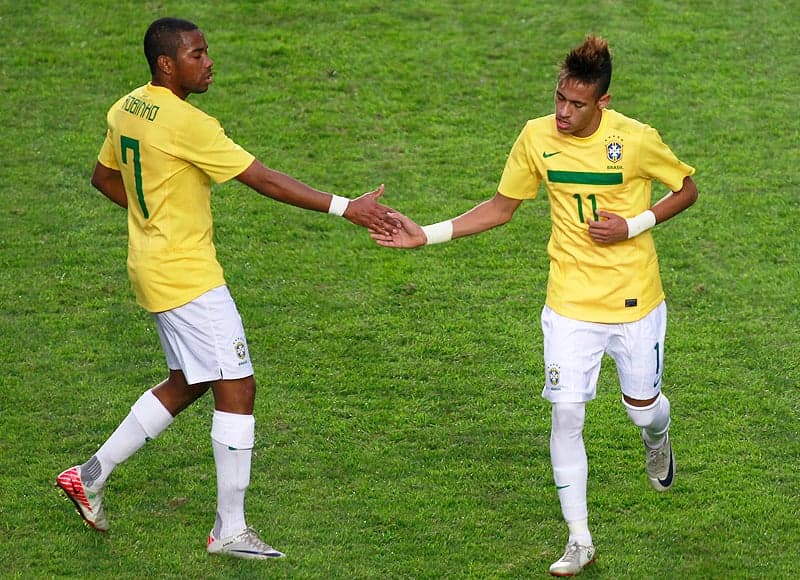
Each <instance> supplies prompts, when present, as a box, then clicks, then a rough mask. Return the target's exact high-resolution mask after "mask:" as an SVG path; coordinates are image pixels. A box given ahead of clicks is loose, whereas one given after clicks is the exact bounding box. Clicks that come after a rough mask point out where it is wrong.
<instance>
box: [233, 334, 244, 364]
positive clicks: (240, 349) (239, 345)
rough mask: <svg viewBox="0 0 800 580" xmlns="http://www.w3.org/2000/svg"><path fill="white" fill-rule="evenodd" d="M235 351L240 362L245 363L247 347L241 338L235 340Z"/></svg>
mask: <svg viewBox="0 0 800 580" xmlns="http://www.w3.org/2000/svg"><path fill="white" fill-rule="evenodd" d="M233 350H234V351H236V356H237V357H239V360H240V361H242V362H245V361H246V360H247V345H246V344H245V343H244V340H242V339H241V338H237V339H236V340H234V341H233Z"/></svg>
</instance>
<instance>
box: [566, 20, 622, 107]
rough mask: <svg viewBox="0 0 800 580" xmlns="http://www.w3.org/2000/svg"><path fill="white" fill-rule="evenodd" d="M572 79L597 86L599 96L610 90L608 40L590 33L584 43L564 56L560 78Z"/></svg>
mask: <svg viewBox="0 0 800 580" xmlns="http://www.w3.org/2000/svg"><path fill="white" fill-rule="evenodd" d="M566 79H571V80H575V81H577V82H579V83H582V84H586V85H596V86H597V97H598V98H599V97H602V96H603V95H604V94H606V93H607V92H608V87H609V86H610V85H611V53H610V52H609V50H608V42H607V41H606V40H605V39H604V38H601V37H599V36H595V35H594V34H590V35H588V36H587V37H586V39H585V40H584V41H583V44H581V45H580V46H577V47H575V48H573V49H572V50H571V51H570V52H569V54H567V56H566V57H565V58H564V62H563V63H562V64H561V70H560V71H559V75H558V80H559V81H562V80H566Z"/></svg>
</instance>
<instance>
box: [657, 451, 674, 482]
mask: <svg viewBox="0 0 800 580" xmlns="http://www.w3.org/2000/svg"><path fill="white" fill-rule="evenodd" d="M674 463H675V461H674V456H673V455H672V453H671V452H670V454H669V470H668V471H667V476H666V477H665V478H664V479H660V478H659V480H658V483H660V484H661V485H663V486H664V487H669V486H670V485H672V477H673V476H674V475H675V470H674V467H675V466H674Z"/></svg>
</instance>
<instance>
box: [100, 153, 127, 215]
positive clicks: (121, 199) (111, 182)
mask: <svg viewBox="0 0 800 580" xmlns="http://www.w3.org/2000/svg"><path fill="white" fill-rule="evenodd" d="M91 183H92V186H93V187H95V188H96V189H97V190H98V191H99V192H100V193H102V194H103V195H104V196H106V197H107V198H108V199H110V200H111V201H113V202H114V203H115V204H117V205H118V206H120V207H123V208H127V207H128V196H127V195H126V194H125V184H124V183H123V181H122V174H121V173H120V172H119V171H116V170H114V169H109V168H108V167H105V166H104V165H101V164H100V163H98V164H97V165H96V166H95V170H94V173H93V174H92V181H91Z"/></svg>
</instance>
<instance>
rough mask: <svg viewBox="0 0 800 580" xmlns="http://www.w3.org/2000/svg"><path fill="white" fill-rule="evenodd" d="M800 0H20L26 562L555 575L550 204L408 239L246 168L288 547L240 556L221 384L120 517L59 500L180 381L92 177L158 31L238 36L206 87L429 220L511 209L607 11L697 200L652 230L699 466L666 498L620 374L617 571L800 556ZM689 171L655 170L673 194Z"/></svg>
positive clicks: (616, 84) (279, 151)
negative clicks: (68, 478) (536, 140)
mask: <svg viewBox="0 0 800 580" xmlns="http://www.w3.org/2000/svg"><path fill="white" fill-rule="evenodd" d="M795 4H796V3H794V2H783V1H778V0H764V1H762V2H759V3H751V2H744V1H738V0H734V1H721V0H720V1H716V0H704V1H700V2H693V1H689V0H683V1H682V0H673V1H666V0H665V1H656V0H646V1H641V2H623V1H620V0H603V1H592V2H578V1H576V2H560V1H552V0H545V1H540V2H531V3H524V2H516V1H514V2H512V1H497V0H484V1H482V2H476V1H472V0H467V1H458V2H456V1H449V2H429V1H412V0H409V1H402V2H393V3H391V2H377V1H367V0H350V1H346V2H345V1H342V2H304V1H301V2H298V1H296V0H294V1H291V2H289V1H271V2H252V1H239V2H219V3H202V2H201V3H198V2H178V1H171V0H164V1H161V2H116V3H106V2H100V1H99V0H86V1H83V2H66V1H50V2H44V1H38V0H32V1H28V2H23V3H20V2H16V1H14V0H0V38H2V50H0V127H2V131H3V133H2V138H0V202H1V203H0V304H2V310H0V363H1V364H2V367H1V368H2V377H3V379H2V383H3V384H2V388H0V432H1V433H2V436H1V437H0V576H3V577H12V578H14V577H17V578H32V577H33V578H42V577H44V578H46V577H82V578H108V577H120V578H141V577H154V578H155V577H157V578H169V577H174V578H253V577H265V578H267V577H269V578H281V577H287V578H288V577H292V578H443V577H451V578H532V577H544V576H545V575H546V570H547V566H548V565H549V564H550V562H552V561H553V560H554V559H555V558H556V557H558V555H560V552H561V550H562V549H563V544H564V542H565V539H566V536H565V530H564V526H563V523H562V521H561V515H560V510H559V508H558V502H557V497H556V493H555V490H554V489H553V486H552V477H551V473H550V464H549V459H548V447H547V445H548V443H547V442H548V438H549V432H548V431H549V408H548V407H549V406H548V404H547V403H546V402H545V401H543V400H542V399H541V398H540V396H539V393H540V391H541V385H542V382H543V378H544V377H543V369H542V363H541V348H542V347H541V331H540V328H539V322H538V316H539V312H540V309H541V306H542V302H543V299H544V289H545V281H546V270H547V258H546V254H545V244H546V242H547V237H548V230H549V215H548V212H549V209H548V205H547V201H546V199H544V197H543V198H542V199H539V200H536V201H534V202H528V203H526V204H524V205H523V207H522V208H521V209H520V211H518V212H517V215H516V216H515V219H514V220H513V221H512V222H511V223H510V224H508V225H507V226H505V227H504V228H502V229H500V230H497V231H492V232H489V233H486V234H484V235H482V236H478V237H475V238H471V239H465V240H459V241H456V242H453V243H451V244H445V245H443V246H437V247H432V248H425V249H422V250H417V251H412V252H395V251H390V250H386V249H381V248H378V247H377V246H375V245H374V244H373V243H372V242H371V241H370V239H369V238H368V236H367V235H366V233H365V232H363V231H359V230H357V229H356V228H354V227H353V226H352V225H350V224H348V223H347V222H345V221H344V220H337V219H336V218H333V217H330V216H326V215H320V214H312V213H310V212H303V211H301V210H297V209H294V208H289V207H286V206H282V205H279V204H277V203H274V202H271V201H268V200H265V199H263V198H261V197H260V196H258V195H256V194H254V193H252V192H250V191H248V190H246V189H245V188H244V187H242V186H241V185H238V184H235V183H232V184H226V185H223V186H220V187H217V188H216V189H215V195H214V211H215V215H216V219H217V221H216V224H217V228H216V239H217V248H218V252H219V256H220V259H221V261H222V263H223V265H224V267H225V270H226V275H227V279H228V282H229V285H230V287H231V289H232V292H233V294H234V296H235V298H236V300H237V302H238V305H239V308H240V310H241V312H242V315H243V317H244V320H245V324H246V327H247V330H248V337H249V342H250V347H251V350H252V353H253V358H254V362H255V364H256V369H257V370H256V377H257V380H258V382H259V389H260V391H259V395H258V401H257V405H256V415H257V420H258V424H257V439H258V447H257V451H256V454H255V457H254V462H253V474H252V483H251V487H250V491H249V494H248V500H247V502H248V503H247V506H248V519H249V523H251V524H252V525H253V526H254V527H256V528H257V529H258V530H259V531H261V532H262V533H263V535H264V537H265V538H266V539H267V540H268V541H270V542H271V543H273V544H274V545H275V546H277V547H278V548H279V549H281V550H284V551H285V552H286V553H287V554H288V557H287V558H286V559H285V560H282V561H276V562H260V563H258V562H257V563H254V562H242V561H231V560H227V559H223V558H209V557H208V556H207V555H206V553H205V551H204V549H203V548H204V538H205V535H206V533H207V532H208V530H209V528H210V527H211V525H212V524H213V511H214V507H213V506H214V501H215V480H214V472H213V459H212V454H211V446H210V441H209V427H210V414H211V401H210V400H204V401H201V402H200V403H199V404H198V405H197V406H195V407H193V408H191V409H189V410H187V411H186V412H185V413H184V414H183V415H181V416H180V418H179V420H177V421H176V422H175V424H174V425H173V426H172V427H171V428H170V429H169V430H168V431H167V432H166V433H165V434H164V435H163V436H162V437H160V438H159V439H158V440H156V441H154V442H152V443H151V444H149V445H148V446H147V447H146V448H145V449H144V450H142V451H141V452H140V453H138V454H137V455H135V456H134V457H133V458H132V459H130V460H129V461H128V462H127V463H125V464H123V465H122V466H120V467H119V468H118V470H117V471H116V472H115V473H114V474H113V476H112V478H111V479H110V480H109V483H108V487H107V501H106V503H107V512H108V515H109V519H110V522H111V526H112V529H111V531H110V532H109V533H108V534H106V535H100V534H97V533H94V532H92V531H89V530H87V529H85V528H83V527H82V526H81V525H80V523H79V520H78V518H77V516H76V515H75V514H74V512H73V511H72V508H71V506H70V505H69V504H68V503H66V502H64V501H63V500H61V499H60V498H59V497H58V495H57V494H56V493H55V491H54V490H53V488H52V482H53V479H54V477H55V475H56V474H57V473H58V471H60V470H61V469H63V468H65V467H68V466H69V465H72V464H74V463H78V462H82V461H84V460H86V459H87V458H88V457H89V456H90V455H91V454H92V453H93V452H94V451H95V450H96V448H97V447H98V446H99V445H100V444H101V443H102V442H103V441H104V440H105V438H106V437H107V436H108V434H109V433H110V432H111V430H113V429H114V428H115V427H116V425H117V424H118V423H119V421H120V420H121V419H122V418H123V417H124V416H125V414H126V413H127V411H128V407H129V406H130V405H131V404H132V403H133V402H134V401H135V400H136V398H137V397H138V396H139V394H140V393H141V392H142V391H143V390H144V389H145V388H147V387H149V386H151V385H153V384H154V383H156V382H158V381H160V380H161V379H162V378H163V377H164V372H165V369H164V362H163V356H162V354H161V351H160V348H159V345H158V339H157V336H156V334H155V331H154V328H153V326H152V324H151V322H150V319H149V317H148V315H147V314H145V313H143V312H142V311H141V310H140V309H138V307H137V306H136V305H135V304H134V300H133V296H132V292H131V290H130V287H129V283H128V281H127V278H126V272H125V243H126V242H125V216H124V212H122V211H121V210H119V208H116V207H115V206H113V205H112V204H110V203H108V202H106V201H105V200H104V199H103V198H102V197H101V196H100V195H99V194H98V193H96V192H95V191H94V190H92V188H91V187H90V186H89V183H88V181H89V175H90V173H91V169H92V167H93V165H94V160H95V158H96V154H97V151H98V149H99V147H100V144H101V142H102V139H103V134H104V131H105V125H104V115H105V112H106V110H107V108H108V107H109V105H110V104H111V103H112V102H113V101H114V100H115V99H116V98H117V97H119V96H120V95H121V94H123V93H124V92H125V91H127V90H129V89H130V88H132V87H135V86H138V85H140V84H143V83H144V82H146V81H147V80H148V71H147V67H146V64H145V62H144V58H143V56H142V54H141V52H142V51H141V38H142V35H143V33H144V30H145V28H146V27H147V25H148V24H149V22H150V21H151V20H153V19H154V18H156V17H158V16H164V15H177V16H182V17H186V18H190V19H192V20H194V21H196V22H197V23H198V24H199V25H200V26H201V27H202V28H203V29H204V30H205V32H206V35H207V39H208V41H209V44H210V47H211V54H212V57H213V58H214V59H215V60H216V65H215V70H216V74H215V84H214V85H213V86H212V87H211V89H210V91H209V92H208V93H207V94H205V95H202V96H194V97H192V98H191V101H192V102H193V103H195V104H197V105H198V106H200V107H201V108H203V109H204V110H206V111H208V112H209V113H211V114H213V115H215V116H216V117H218V118H219V119H220V120H221V122H222V123H223V125H224V126H225V128H226V130H227V131H228V133H229V134H230V135H231V136H232V137H233V138H234V139H235V140H236V141H237V142H239V143H240V144H241V145H243V146H244V147H245V148H247V149H248V150H250V151H252V152H253V153H254V154H256V155H257V156H258V157H259V158H261V159H262V160H263V161H264V162H265V163H267V164H268V165H270V166H273V167H275V168H277V169H280V170H283V171H285V172H288V173H290V174H292V175H295V176H297V177H298V178H300V179H302V180H304V181H306V182H308V183H310V184H312V185H314V186H316V187H318V188H321V189H325V190H329V191H335V192H336V193H338V194H340V195H347V196H350V197H354V196H357V195H359V194H360V193H362V192H364V191H368V190H371V189H373V188H374V187H376V186H377V185H378V184H380V183H385V184H386V186H387V194H386V202H387V203H389V204H391V205H394V206H396V207H397V208H398V209H400V210H402V211H404V212H406V213H408V214H409V215H411V216H412V217H414V218H416V219H418V220H419V221H420V222H423V223H429V222H432V221H438V220H441V219H444V218H448V217H452V216H453V215H456V214H459V213H461V212H463V211H465V210H467V209H469V208H470V207H472V205H474V204H475V203H477V202H478V201H480V200H482V199H485V198H487V197H489V196H490V195H492V194H493V193H494V191H495V188H496V185H497V181H498V179H499V177H500V173H501V171H502V167H503V163H504V161H505V157H506V155H507V153H508V151H509V149H510V147H511V144H512V143H513V141H514V139H515V138H516V136H517V134H518V132H519V131H520V129H521V128H522V125H523V124H524V122H525V120H526V119H528V118H531V117H535V116H538V115H542V114H546V113H549V112H550V111H551V110H552V106H553V103H552V91H553V88H554V82H555V74H556V71H557V66H558V63H559V61H560V59H561V58H562V57H563V55H564V54H565V53H566V51H567V50H568V49H569V48H570V47H571V46H573V45H575V44H577V43H578V42H580V41H581V40H582V37H583V35H584V34H585V33H587V32H589V31H594V32H598V33H601V34H603V35H605V36H607V37H608V38H609V40H610V42H611V46H612V49H613V51H614V53H615V56H616V61H615V63H616V64H615V66H616V68H615V76H614V80H613V83H612V88H611V89H612V90H611V92H612V95H613V100H612V106H613V107H614V108H616V109H618V110H620V111H622V112H623V113H626V114H628V115H631V116H634V117H637V118H639V119H640V120H643V121H645V122H648V123H650V124H652V125H653V126H655V127H657V128H658V129H659V130H660V132H661V134H662V136H663V137H664V139H665V141H666V142H667V143H668V144H670V145H671V146H672V148H673V149H674V150H675V152H676V153H677V154H678V155H679V157H681V159H683V160H685V161H686V162H687V163H689V164H691V165H693V166H695V167H696V168H697V175H696V181H697V183H698V185H699V188H700V191H701V196H700V199H699V200H698V202H697V204H696V205H695V206H694V207H692V208H691V209H690V210H689V211H687V212H686V213H685V214H682V215H681V216H679V217H678V218H676V219H675V220H674V221H672V222H669V223H667V224H664V225H660V226H658V227H657V228H656V230H655V233H654V235H655V238H656V243H657V246H658V249H659V255H660V259H661V265H662V274H663V279H664V286H665V289H666V291H667V295H668V306H669V316H670V323H669V328H668V341H667V359H666V365H667V366H666V375H665V383H666V392H667V393H668V394H669V397H670V400H671V401H672V409H673V431H672V436H673V442H674V447H675V452H676V455H677V463H678V476H677V480H676V484H675V487H674V489H673V491H671V492H670V493H668V494H662V495H658V494H656V493H654V492H653V491H652V490H651V489H650V487H649V485H648V484H647V481H646V478H645V476H644V466H643V451H642V448H641V443H640V441H639V439H638V435H637V433H636V430H635V429H634V428H633V427H632V426H631V424H630V422H629V421H628V419H627V417H626V416H625V413H624V411H623V409H622V407H621V405H620V403H619V393H618V388H617V384H616V379H615V373H614V369H613V365H612V364H611V363H610V362H609V363H608V364H607V365H606V368H605V369H604V371H603V373H602V375H601V379H600V395H599V397H598V399H597V400H596V401H595V402H594V403H592V404H591V405H590V406H589V417H588V420H587V427H586V444H587V450H588V454H589V457H590V489H589V502H590V514H591V523H592V527H593V533H594V538H595V543H596V546H597V548H598V558H597V563H596V565H595V566H593V567H592V568H590V569H589V570H587V571H586V573H585V574H584V577H586V578H601V577H602V578H627V577H630V578H762V577H769V578H788V577H792V576H794V575H795V574H796V570H797V555H796V552H797V546H798V544H799V543H800V530H799V528H798V526H799V524H798V520H800V499H799V498H798V496H799V495H800V493H799V492H800V475H799V474H798V473H799V472H800V468H798V464H799V462H798V459H800V437H799V436H798V415H800V402H799V401H800V397H798V387H797V385H798V379H800V371H799V369H798V361H800V355H799V354H798V344H799V343H800V340H799V339H800V330H798V327H799V323H800V316H799V315H798V306H800V294H799V293H798V290H797V288H798V286H800V274H798V268H797V256H798V254H800V237H799V236H797V234H796V232H795V220H796V216H797V215H798V208H799V207H800V201H798V199H800V198H798V186H800V179H798V170H797V167H798V160H799V159H800V156H799V155H798V147H800V146H798V143H800V128H799V127H800V126H799V125H798V121H797V112H796V109H797V107H796V100H797V71H798V70H800V56H798V51H797V42H796V33H795V26H794V25H793V22H794V21H795V20H796V16H797V15H796V11H797V6H796V5H795ZM663 193H664V191H663V190H659V191H657V195H662V194H663Z"/></svg>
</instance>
